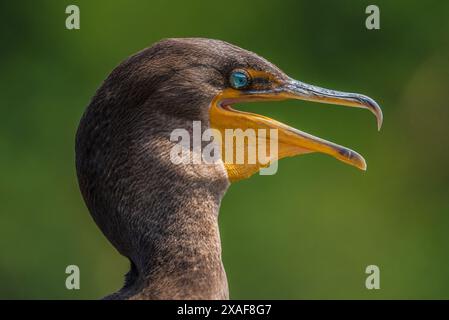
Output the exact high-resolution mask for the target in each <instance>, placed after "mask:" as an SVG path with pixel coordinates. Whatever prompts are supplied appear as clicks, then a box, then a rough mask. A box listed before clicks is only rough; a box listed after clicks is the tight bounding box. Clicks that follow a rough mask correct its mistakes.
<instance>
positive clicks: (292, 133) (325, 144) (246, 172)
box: [210, 79, 383, 181]
mask: <svg viewBox="0 0 449 320" xmlns="http://www.w3.org/2000/svg"><path fill="white" fill-rule="evenodd" d="M285 99H299V100H308V101H315V102H322V103H328V104H337V105H344V106H349V107H356V108H364V109H368V110H370V111H371V112H372V113H373V114H374V115H375V116H376V118H377V127H378V130H380V128H381V126H382V120H383V116H382V110H381V109H380V107H379V105H378V104H377V103H376V102H375V101H374V100H373V99H371V98H369V97H367V96H364V95H361V94H356V93H346V92H340V91H334V90H329V89H324V88H320V87H317V86H313V85H309V84H306V83H303V82H300V81H296V80H293V79H288V80H285V81H283V82H280V83H278V84H277V85H276V86H275V87H274V88H270V89H268V90H248V91H241V90H235V89H231V88H229V89H225V90H224V91H223V92H221V93H220V94H219V95H217V96H216V98H215V99H214V100H213V101H212V104H211V108H210V121H211V127H212V128H214V129H217V130H219V131H220V132H221V134H222V135H224V133H225V130H226V129H241V130H246V129H254V130H255V132H256V135H257V132H258V130H259V129H277V131H278V152H277V155H272V157H271V159H270V160H271V161H273V160H278V159H281V158H284V157H288V156H295V155H299V154H305V153H312V152H320V153H324V154H327V155H330V156H332V157H334V158H336V159H338V160H340V161H342V162H344V163H347V164H349V165H352V166H355V167H357V168H359V169H361V170H366V161H365V159H364V158H363V157H362V156H361V155H360V154H358V153H357V152H355V151H353V150H351V149H349V148H346V147H343V146H341V145H338V144H335V143H333V142H330V141H326V140H324V139H321V138H318V137H315V136H313V135H310V134H308V133H305V132H302V131H300V130H298V129H295V128H292V127H290V126H288V125H286V124H283V123H281V122H278V121H276V120H273V119H270V118H268V117H265V116H262V115H258V114H254V113H249V112H244V111H239V110H235V109H233V108H232V107H231V105H233V104H235V103H238V102H248V101H271V100H285ZM234 151H235V150H234ZM223 152H226V151H225V150H223V149H222V153H223ZM223 159H224V156H223ZM224 163H225V167H226V169H227V171H228V175H229V178H230V180H231V181H235V180H240V179H243V178H247V177H249V176H250V175H252V174H253V173H255V172H257V171H258V170H259V169H260V168H261V167H265V166H266V165H263V164H261V163H256V164H235V163H230V162H229V161H224Z"/></svg>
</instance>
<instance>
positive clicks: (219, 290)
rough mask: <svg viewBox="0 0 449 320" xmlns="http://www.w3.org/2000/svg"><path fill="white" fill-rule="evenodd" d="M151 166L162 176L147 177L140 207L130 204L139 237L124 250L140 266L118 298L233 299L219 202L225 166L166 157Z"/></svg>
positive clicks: (133, 227) (224, 186)
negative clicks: (172, 160)
mask: <svg viewBox="0 0 449 320" xmlns="http://www.w3.org/2000/svg"><path fill="white" fill-rule="evenodd" d="M153 147H154V146H153ZM157 148H161V144H160V143H159V144H158V146H157ZM152 151H153V153H152V154H161V150H152ZM162 154H163V152H162ZM165 154H166V153H165ZM151 163H152V164H154V163H155V160H154V159H152V160H151ZM143 167H145V166H143ZM146 169H147V170H149V171H152V172H154V174H155V175H156V174H157V175H158V176H153V178H151V179H146V181H145V187H144V189H140V190H139V192H138V193H139V194H141V198H138V199H137V201H136V203H138V204H139V205H138V206H134V205H132V204H129V205H128V206H127V208H133V210H135V211H136V214H135V215H133V214H132V213H130V212H128V214H127V216H128V217H130V218H129V219H127V221H128V230H129V232H132V233H133V234H134V237H133V243H132V244H130V245H129V248H130V249H128V248H126V247H125V248H123V250H122V253H123V254H124V255H126V256H128V257H129V258H130V260H131V261H132V263H133V264H134V265H133V267H132V269H131V271H130V273H129V274H128V275H127V283H126V284H125V287H124V288H123V289H122V290H121V291H120V292H119V296H116V297H119V298H131V299H226V298H228V286H227V280H226V274H225V271H224V268H223V264H222V260H221V242H220V234H219V229H218V212H219V207H220V203H221V199H222V197H223V195H224V193H225V191H226V189H227V187H228V185H229V182H228V180H227V177H226V174H225V173H224V172H225V171H224V167H223V165H222V164H221V165H204V164H202V165H194V164H186V165H182V166H179V165H174V164H172V163H170V162H168V161H165V164H164V167H162V166H160V165H159V166H158V168H157V170H156V169H152V168H149V167H147V168H146ZM142 206H143V207H142ZM129 223H130V224H129ZM121 225H122V226H123V224H121Z"/></svg>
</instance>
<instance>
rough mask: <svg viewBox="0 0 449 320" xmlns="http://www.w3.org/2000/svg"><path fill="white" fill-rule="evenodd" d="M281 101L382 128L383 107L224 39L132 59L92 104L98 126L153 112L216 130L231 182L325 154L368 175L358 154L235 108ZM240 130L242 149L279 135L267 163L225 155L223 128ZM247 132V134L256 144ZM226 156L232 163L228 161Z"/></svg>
mask: <svg viewBox="0 0 449 320" xmlns="http://www.w3.org/2000/svg"><path fill="white" fill-rule="evenodd" d="M285 99H301V100H309V101H316V102H323V103H329V104H338V105H345V106H349V107H356V108H365V109H368V110H370V111H371V112H372V113H374V114H375V116H376V117H377V125H378V128H379V129H380V127H381V124H382V111H381V109H380V107H379V106H378V104H377V103H376V102H375V101H374V100H372V99H371V98H369V97H367V96H364V95H361V94H354V93H346V92H339V91H334V90H329V89H323V88H320V87H317V86H312V85H308V84H306V83H303V82H300V81H297V80H294V79H293V78H291V77H289V76H288V75H286V74H285V73H284V72H283V71H281V70H280V69H279V68H278V67H276V66H275V65H273V64H272V63H270V62H269V61H267V60H265V59H264V58H262V57H260V56H258V55H256V54H255V53H252V52H250V51H247V50H244V49H242V48H239V47H237V46H234V45H231V44H229V43H226V42H223V41H219V40H211V39H202V38H184V39H166V40H162V41H159V42H158V43H156V44H154V45H153V46H152V47H150V48H147V49H145V50H143V51H141V52H139V53H137V54H135V55H133V56H131V57H130V58H128V59H127V60H125V61H124V62H123V63H122V64H121V65H119V66H118V67H117V68H116V69H115V70H114V71H113V72H112V73H111V75H110V76H109V77H108V79H106V81H105V84H104V85H103V86H102V88H100V90H99V92H98V93H97V96H96V97H95V98H94V100H93V102H92V103H91V105H93V106H95V108H97V109H102V107H101V105H103V106H104V108H107V110H108V111H106V112H105V110H104V108H103V110H102V112H103V115H102V117H103V118H102V121H103V122H104V121H105V114H108V116H109V117H111V118H112V116H111V114H112V113H114V112H116V114H115V115H114V119H115V120H117V119H119V121H120V125H123V123H124V121H125V120H128V121H129V122H130V124H129V126H128V127H132V126H133V125H134V124H135V123H136V122H137V120H138V119H139V118H143V117H145V114H146V113H148V112H157V113H158V114H159V115H160V121H167V119H169V120H171V121H172V122H173V123H183V122H182V121H185V120H187V121H190V122H192V121H195V120H201V121H202V122H203V123H202V128H203V129H204V128H211V129H215V131H214V132H215V134H214V135H215V138H217V141H218V140H220V139H221V140H220V142H222V143H221V151H222V152H221V158H222V161H223V163H224V165H225V168H226V171H227V174H228V178H229V180H230V181H235V180H239V179H243V178H247V177H249V176H251V175H252V174H254V173H255V172H257V171H259V170H260V169H261V168H263V167H266V166H268V165H269V164H270V163H271V162H272V161H274V160H278V159H280V158H283V157H287V156H294V155H298V154H305V153H312V152H320V153H324V154H328V155H330V156H332V157H334V158H336V159H338V160H340V161H343V162H345V163H347V164H350V165H353V166H355V167H357V168H359V169H362V170H365V169H366V162H365V160H364V159H363V157H362V156H361V155H359V154H358V153H356V152H355V151H352V150H350V149H348V148H346V147H343V146H340V145H337V144H334V143H332V142H329V141H325V140H323V139H320V138H318V137H314V136H312V135H310V134H307V133H304V132H302V131H300V130H298V129H295V128H292V127H289V126H288V125H285V124H283V123H280V122H278V121H275V120H273V119H270V118H268V117H265V116H262V115H258V114H254V113H249V112H243V111H238V110H236V109H234V105H235V104H238V103H242V102H252V101H273V100H276V101H277V100H285ZM99 101H100V102H99ZM99 105H100V107H99ZM111 105H115V106H114V107H111ZM117 110H118V111H117ZM153 118H154V117H153ZM164 119H165V120H164ZM132 121H134V124H133V123H132ZM108 123H112V122H111V121H109V122H108ZM167 127H168V126H167ZM180 129H182V128H180ZM190 129H191V128H190ZM238 129H240V131H239V133H240V134H242V132H243V135H245V134H246V136H245V138H246V140H245V139H244V141H245V142H244V145H243V148H244V149H245V150H247V149H248V147H249V145H250V144H251V143H254V141H257V143H259V144H260V142H261V141H262V142H263V141H265V143H266V144H267V150H268V145H269V142H270V141H271V140H272V139H274V138H273V137H272V136H271V135H270V132H271V131H270V129H276V130H277V139H276V140H277V149H278V150H277V152H272V151H271V150H270V151H269V154H268V156H267V158H268V159H269V161H268V162H267V161H266V159H265V161H264V162H262V161H261V160H260V159H258V158H257V159H256V161H255V162H252V163H249V162H248V161H246V162H247V163H237V162H238V161H236V158H235V154H236V153H238V152H239V151H242V150H239V148H240V149H241V148H242V146H239V145H236V144H234V145H233V146H231V147H230V148H231V149H232V150H225V147H229V145H228V144H227V143H226V142H225V137H226V131H227V130H238ZM248 129H249V130H250V131H251V130H252V131H251V132H252V134H253V136H254V138H255V140H252V141H253V142H251V141H250V140H251V139H250V138H249V136H251V133H248ZM127 130H129V129H127ZM136 130H137V129H136ZM261 130H265V131H266V132H265V136H264V137H261V134H260V132H261ZM217 132H218V133H219V134H220V137H218V136H217V135H216V133H217ZM236 132H237V131H236ZM260 138H262V139H261V140H259V139H260ZM235 140H236V138H235V137H234V138H233V141H234V142H235ZM223 142H224V143H223ZM259 147H260V145H259ZM228 149H229V148H228ZM230 151H231V152H230ZM227 152H228V153H229V152H230V153H231V157H226V153H227ZM243 152H245V151H243ZM246 159H248V158H246Z"/></svg>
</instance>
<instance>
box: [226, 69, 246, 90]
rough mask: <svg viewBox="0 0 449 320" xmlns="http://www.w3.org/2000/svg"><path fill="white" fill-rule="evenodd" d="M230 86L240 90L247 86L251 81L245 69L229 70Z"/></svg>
mask: <svg viewBox="0 0 449 320" xmlns="http://www.w3.org/2000/svg"><path fill="white" fill-rule="evenodd" d="M229 82H230V84H231V87H233V88H234V89H237V90H240V89H244V88H246V87H248V86H249V85H250V83H251V77H250V75H249V73H248V72H247V71H246V70H243V69H236V70H233V71H232V72H231V75H230V76H229Z"/></svg>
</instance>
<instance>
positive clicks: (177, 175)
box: [76, 39, 282, 299]
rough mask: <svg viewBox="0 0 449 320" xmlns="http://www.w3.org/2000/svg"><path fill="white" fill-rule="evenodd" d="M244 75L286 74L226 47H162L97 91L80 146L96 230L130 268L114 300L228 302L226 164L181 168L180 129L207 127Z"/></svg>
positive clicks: (128, 63)
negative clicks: (217, 101) (216, 102)
mask: <svg viewBox="0 0 449 320" xmlns="http://www.w3.org/2000/svg"><path fill="white" fill-rule="evenodd" d="M239 67H251V68H253V69H260V70H263V69H264V70H267V69H269V70H270V71H272V72H274V73H276V74H279V75H282V73H281V72H280V71H279V70H278V69H277V68H276V67H275V66H273V65H272V64H271V63H269V62H267V61H266V60H264V59H262V58H260V57H258V56H257V55H255V54H253V53H251V52H249V51H246V50H243V49H240V48H238V47H236V46H233V45H230V44H228V43H225V42H222V41H217V40H209V39H169V40H163V41H160V42H158V43H156V44H155V45H153V46H152V47H150V48H148V49H145V50H143V51H141V52H139V53H137V54H135V55H133V56H132V57H130V58H128V59H127V60H125V61H124V62H122V63H121V64H120V65H119V66H118V67H117V68H116V69H115V70H114V71H113V72H112V73H111V74H110V75H109V77H108V78H107V79H106V80H105V82H104V83H103V85H102V86H101V87H100V88H99V89H98V91H97V93H96V94H95V96H94V98H93V99H92V101H91V103H90V104H89V106H88V108H87V110H86V112H85V114H84V115H83V117H82V119H81V122H80V125H79V129H78V133H77V137H76V167H77V172H78V179H79V186H80V189H81V191H82V194H83V196H84V199H85V202H86V204H87V206H88V208H89V211H90V213H91V215H92V217H93V218H94V220H95V222H96V223H97V225H98V226H99V227H100V229H101V230H102V231H103V233H104V234H105V236H106V237H107V238H108V239H109V241H110V242H111V243H112V244H113V245H114V246H115V247H116V248H117V250H118V251H119V252H120V253H121V254H122V255H124V256H125V257H127V258H128V259H129V260H130V261H131V270H130V272H129V273H128V274H127V276H126V283H125V286H124V287H123V289H121V290H120V291H119V292H117V293H115V294H113V295H111V296H109V298H115V299H124V298H130V299H166V298H175V299H177V298H179V299H184V298H193V299H195V298H198V299H222V298H228V289H227V281H226V275H225V272H224V269H223V265H222V262H221V246H220V237H219V231H218V224H217V218H218V209H219V205H220V201H221V198H222V196H223V195H224V193H225V191H226V189H227V187H228V185H229V182H228V180H227V178H226V173H225V170H224V167H223V164H215V165H205V164H202V165H194V164H190V165H182V166H179V165H173V164H172V163H171V162H170V159H169V156H168V155H169V150H170V149H171V148H172V146H173V142H170V140H169V137H170V133H171V131H172V130H173V129H175V128H185V129H187V130H189V131H191V130H192V121H193V120H201V121H202V124H203V127H204V128H206V127H208V125H209V115H208V107H209V104H210V101H211V100H212V98H213V97H214V96H215V95H216V94H217V93H218V92H219V91H220V90H222V89H223V88H225V87H226V86H228V77H229V72H230V71H231V70H233V69H235V68H239Z"/></svg>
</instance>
